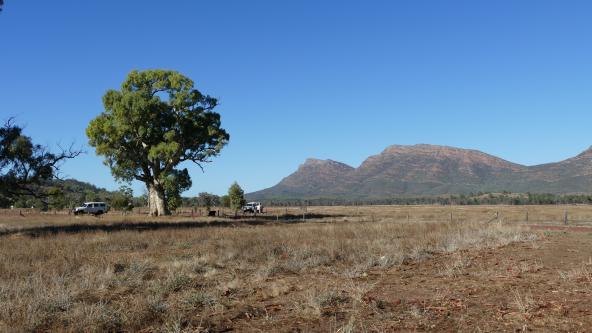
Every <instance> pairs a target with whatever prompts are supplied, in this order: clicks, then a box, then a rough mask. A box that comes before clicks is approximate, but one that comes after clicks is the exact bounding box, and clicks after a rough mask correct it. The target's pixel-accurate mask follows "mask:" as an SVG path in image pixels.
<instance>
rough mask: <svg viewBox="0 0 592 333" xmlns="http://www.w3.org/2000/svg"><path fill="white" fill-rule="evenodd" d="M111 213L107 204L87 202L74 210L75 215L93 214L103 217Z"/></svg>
mask: <svg viewBox="0 0 592 333" xmlns="http://www.w3.org/2000/svg"><path fill="white" fill-rule="evenodd" d="M108 211H109V205H108V204H107V203H105V202H85V203H84V204H82V206H80V207H76V208H74V215H78V214H93V215H101V214H103V213H106V212H108Z"/></svg>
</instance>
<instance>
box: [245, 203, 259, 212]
mask: <svg viewBox="0 0 592 333" xmlns="http://www.w3.org/2000/svg"><path fill="white" fill-rule="evenodd" d="M243 213H263V206H261V203H260V202H247V204H246V205H244V206H243Z"/></svg>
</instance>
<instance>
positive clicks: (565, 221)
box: [563, 210, 567, 225]
mask: <svg viewBox="0 0 592 333" xmlns="http://www.w3.org/2000/svg"><path fill="white" fill-rule="evenodd" d="M563 224H565V225H567V210H565V216H564V218H563Z"/></svg>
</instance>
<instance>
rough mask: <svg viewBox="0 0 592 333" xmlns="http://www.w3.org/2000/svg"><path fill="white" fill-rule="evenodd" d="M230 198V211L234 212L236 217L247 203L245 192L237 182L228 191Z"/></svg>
mask: <svg viewBox="0 0 592 333" xmlns="http://www.w3.org/2000/svg"><path fill="white" fill-rule="evenodd" d="M228 198H229V201H230V209H232V210H234V215H235V216H236V214H237V212H238V210H239V209H240V208H241V207H242V206H244V205H245V203H246V201H245V191H243V189H242V188H241V187H240V185H239V184H238V183H237V182H234V183H233V184H232V185H230V188H229V189H228Z"/></svg>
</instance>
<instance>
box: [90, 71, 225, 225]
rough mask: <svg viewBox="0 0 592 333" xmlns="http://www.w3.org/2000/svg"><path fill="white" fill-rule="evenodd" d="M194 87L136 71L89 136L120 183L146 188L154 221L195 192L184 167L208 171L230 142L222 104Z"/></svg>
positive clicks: (170, 76)
mask: <svg viewBox="0 0 592 333" xmlns="http://www.w3.org/2000/svg"><path fill="white" fill-rule="evenodd" d="M193 86H194V83H193V81H192V80H191V79H189V78H187V77H185V76H183V75H182V74H180V73H178V72H176V71H170V70H146V71H132V72H131V73H130V74H129V75H128V77H127V79H126V80H125V81H124V82H123V84H122V86H121V89H120V90H109V91H107V92H106V93H105V95H104V96H103V104H104V108H105V111H104V112H102V113H101V114H100V115H99V116H98V117H97V118H95V119H93V120H92V121H91V122H90V124H89V126H88V128H87V130H86V133H87V136H88V137H89V143H90V145H91V146H93V147H95V149H96V152H97V154H98V155H103V156H104V157H105V164H107V165H108V166H109V167H110V168H111V172H112V174H113V176H114V177H115V178H116V179H118V180H123V181H131V180H139V181H141V182H144V183H145V184H146V187H147V189H148V195H149V206H150V211H151V214H152V215H166V214H168V213H169V203H170V202H167V197H169V198H172V197H179V195H180V193H181V192H182V191H183V190H185V189H187V188H189V187H190V186H191V178H190V177H189V174H188V171H187V169H178V168H177V167H178V166H179V164H181V163H183V162H193V163H195V164H197V165H198V166H199V167H200V168H202V166H203V163H207V162H209V161H210V160H211V158H212V157H214V156H217V155H218V154H219V153H220V151H221V149H222V148H223V147H224V146H225V145H226V144H227V143H228V140H229V135H228V133H226V131H225V130H224V129H223V128H221V121H220V115H219V114H218V113H216V112H214V111H213V110H214V108H215V107H216V106H217V104H218V101H217V100H216V99H215V98H213V97H210V96H208V95H204V94H202V93H201V92H199V91H198V90H197V89H194V87H193ZM202 169H203V168H202Z"/></svg>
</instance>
